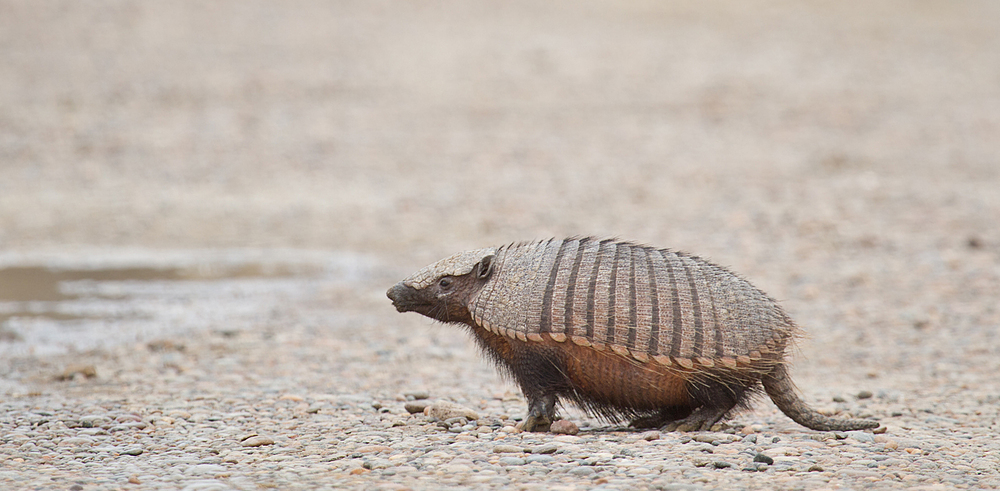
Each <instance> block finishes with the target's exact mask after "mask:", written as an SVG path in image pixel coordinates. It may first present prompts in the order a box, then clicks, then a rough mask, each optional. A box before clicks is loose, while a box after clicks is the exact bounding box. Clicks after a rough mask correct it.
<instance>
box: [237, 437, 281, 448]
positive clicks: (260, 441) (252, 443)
mask: <svg viewBox="0 0 1000 491" xmlns="http://www.w3.org/2000/svg"><path fill="white" fill-rule="evenodd" d="M240 445H241V446H243V447H260V446H263V445H274V440H273V439H271V438H270V437H266V436H252V437H250V438H247V439H245V440H243V441H242V442H240Z"/></svg>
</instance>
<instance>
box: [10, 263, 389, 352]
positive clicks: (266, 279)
mask: <svg viewBox="0 0 1000 491" xmlns="http://www.w3.org/2000/svg"><path fill="white" fill-rule="evenodd" d="M369 264H370V261H368V260H367V259H366V258H363V257H360V256H356V255H348V254H332V253H318V252H311V251H310V252H302V251H282V252H261V251H255V252H247V251H213V252H201V253H198V252H194V253H192V252H184V251H173V252H141V251H140V252H135V251H132V252H131V253H130V254H129V255H128V256H127V257H116V256H112V255H109V254H106V253H98V254H75V255H74V254H68V255H56V256H46V257H41V256H38V257H30V256H23V257H15V258H11V257H3V258H0V356H2V355H31V354H52V353H61V352H72V351H82V350H87V349H92V348H96V347H100V346H105V345H109V344H118V343H127V342H143V341H149V340H152V339H157V338H162V337H167V336H174V335H180V334H183V333H184V332H190V331H191V330H200V329H219V330H224V331H236V330H239V329H242V328H245V327H248V326H250V325H252V324H253V323H254V322H259V320H260V319H262V318H267V316H268V315H270V314H269V313H270V312H272V311H273V310H274V309H278V308H289V306H290V305H295V304H296V302H299V301H305V300H306V299H307V298H311V296H315V294H316V291H317V289H318V288H319V287H320V285H330V284H334V283H343V282H348V283H351V282H356V281H358V279H359V278H361V277H362V276H363V275H364V274H365V271H367V270H368V268H369Z"/></svg>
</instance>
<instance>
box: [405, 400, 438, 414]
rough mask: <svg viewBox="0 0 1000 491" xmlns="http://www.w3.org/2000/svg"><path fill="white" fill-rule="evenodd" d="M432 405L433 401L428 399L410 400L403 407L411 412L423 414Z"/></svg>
mask: <svg viewBox="0 0 1000 491" xmlns="http://www.w3.org/2000/svg"><path fill="white" fill-rule="evenodd" d="M430 405H431V402H430V401H426V400H419V401H408V402H406V403H405V404H403V409H406V412H408V413H410V414H422V413H423V412H424V411H425V410H426V409H427V406H430Z"/></svg>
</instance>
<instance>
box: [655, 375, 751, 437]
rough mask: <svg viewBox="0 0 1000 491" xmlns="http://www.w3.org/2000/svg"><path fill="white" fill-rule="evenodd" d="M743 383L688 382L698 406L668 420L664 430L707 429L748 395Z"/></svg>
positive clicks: (742, 401)
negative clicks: (678, 417) (677, 418)
mask: <svg viewBox="0 0 1000 491" xmlns="http://www.w3.org/2000/svg"><path fill="white" fill-rule="evenodd" d="M747 389H748V388H747V387H746V386H745V385H743V384H732V385H728V384H723V383H721V382H708V383H698V382H695V383H689V385H688V392H690V393H691V397H692V398H693V399H694V400H695V401H696V403H700V407H698V408H697V409H695V410H694V411H693V412H691V414H689V415H688V416H686V417H684V418H683V419H680V420H677V421H673V422H670V423H669V424H667V425H666V426H664V427H663V429H664V430H665V431H708V430H710V429H712V426H714V425H715V424H716V423H718V422H719V421H720V420H721V419H722V418H724V417H725V416H726V414H728V413H729V412H730V411H732V410H733V409H734V408H736V406H738V405H741V404H744V403H745V402H746V400H747V398H748V397H749V396H750V393H749V391H748V390H747Z"/></svg>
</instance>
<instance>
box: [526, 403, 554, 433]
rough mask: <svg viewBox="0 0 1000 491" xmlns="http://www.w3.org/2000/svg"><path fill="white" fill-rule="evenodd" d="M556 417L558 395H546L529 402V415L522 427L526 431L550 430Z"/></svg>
mask: <svg viewBox="0 0 1000 491" xmlns="http://www.w3.org/2000/svg"><path fill="white" fill-rule="evenodd" d="M555 419H556V396H554V395H545V396H541V397H539V398H537V399H531V400H529V402H528V416H527V417H526V418H524V423H523V424H522V425H521V429H522V430H524V431H549V427H550V426H551V425H552V422H553V421H555Z"/></svg>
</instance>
